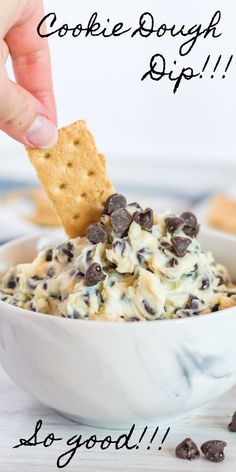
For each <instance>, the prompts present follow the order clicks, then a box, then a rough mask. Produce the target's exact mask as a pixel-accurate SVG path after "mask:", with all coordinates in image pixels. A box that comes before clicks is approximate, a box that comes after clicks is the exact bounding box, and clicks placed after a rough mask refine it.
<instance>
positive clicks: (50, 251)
mask: <svg viewBox="0 0 236 472" xmlns="http://www.w3.org/2000/svg"><path fill="white" fill-rule="evenodd" d="M52 255H53V250H52V249H48V250H47V252H46V254H45V260H46V261H47V262H51V261H52Z"/></svg>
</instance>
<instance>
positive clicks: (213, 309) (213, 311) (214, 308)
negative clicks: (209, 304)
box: [211, 303, 220, 313]
mask: <svg viewBox="0 0 236 472" xmlns="http://www.w3.org/2000/svg"><path fill="white" fill-rule="evenodd" d="M219 308H220V305H219V303H217V304H216V305H214V306H213V308H212V310H211V311H212V313H215V312H216V311H219Z"/></svg>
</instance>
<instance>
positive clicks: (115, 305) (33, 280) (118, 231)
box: [1, 194, 236, 321]
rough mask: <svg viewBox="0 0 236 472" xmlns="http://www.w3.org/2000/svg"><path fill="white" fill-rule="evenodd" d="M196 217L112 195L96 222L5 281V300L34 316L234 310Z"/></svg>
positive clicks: (135, 316) (139, 316)
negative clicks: (158, 210)
mask: <svg viewBox="0 0 236 472" xmlns="http://www.w3.org/2000/svg"><path fill="white" fill-rule="evenodd" d="M198 231H199V225H198V222H197V219H196V217H195V216H194V215H193V214H192V213H190V212H186V213H183V214H182V215H181V216H176V215H173V214H171V213H169V212H167V213H164V214H159V215H157V216H156V217H155V218H154V216H153V211H152V210H151V209H150V208H148V209H142V208H141V206H140V205H139V204H138V203H131V204H127V202H126V199H125V197H123V196H122V195H119V194H113V195H111V196H110V197H109V198H108V199H107V201H106V203H105V207H104V212H103V214H102V216H101V218H100V221H99V222H98V223H94V224H90V225H89V226H88V228H87V232H86V237H77V238H75V239H71V240H69V241H67V242H65V243H64V244H60V245H58V246H56V247H49V248H47V249H44V250H43V251H41V252H40V253H39V254H38V256H37V257H36V259H35V260H34V261H33V262H32V263H29V264H20V265H18V266H16V267H13V268H11V269H10V270H9V271H8V272H7V273H6V274H4V275H3V277H2V281H1V300H3V301H5V302H7V303H10V304H12V305H16V306H19V307H22V308H26V309H28V310H31V311H37V312H41V313H47V314H51V315H57V316H63V317H69V318H76V319H91V320H110V321H143V320H150V321H151V320H162V319H171V318H183V317H188V316H196V315H204V314H206V313H210V312H214V311H218V310H220V309H223V308H226V307H229V306H232V305H236V291H235V289H234V288H233V286H232V284H231V282H230V280H229V276H228V274H227V271H226V269H225V268H224V267H223V266H222V265H216V264H215V263H214V259H213V257H212V255H211V254H210V253H208V252H204V251H203V250H202V249H201V247H200V244H199V242H198V240H197V235H198Z"/></svg>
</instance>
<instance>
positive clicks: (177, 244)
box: [171, 236, 191, 257]
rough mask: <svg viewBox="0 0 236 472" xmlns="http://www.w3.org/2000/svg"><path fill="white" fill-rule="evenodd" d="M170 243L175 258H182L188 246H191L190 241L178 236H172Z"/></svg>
mask: <svg viewBox="0 0 236 472" xmlns="http://www.w3.org/2000/svg"><path fill="white" fill-rule="evenodd" d="M171 243H172V246H173V249H174V251H175V254H176V256H178V257H184V256H185V254H186V253H187V249H188V247H189V244H191V239H188V238H181V237H180V236H174V237H173V238H171Z"/></svg>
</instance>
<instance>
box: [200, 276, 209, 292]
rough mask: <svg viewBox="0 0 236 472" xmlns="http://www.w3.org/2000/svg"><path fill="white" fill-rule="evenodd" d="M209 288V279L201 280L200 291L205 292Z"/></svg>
mask: <svg viewBox="0 0 236 472" xmlns="http://www.w3.org/2000/svg"><path fill="white" fill-rule="evenodd" d="M209 287H210V280H209V279H203V280H202V285H201V290H207V289H208V288H209Z"/></svg>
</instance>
